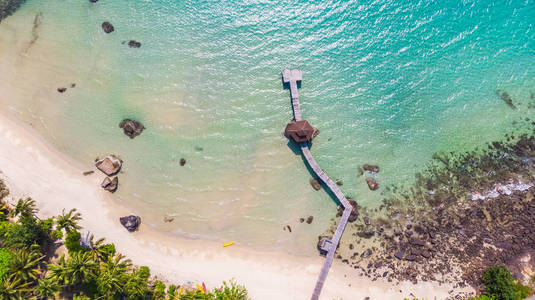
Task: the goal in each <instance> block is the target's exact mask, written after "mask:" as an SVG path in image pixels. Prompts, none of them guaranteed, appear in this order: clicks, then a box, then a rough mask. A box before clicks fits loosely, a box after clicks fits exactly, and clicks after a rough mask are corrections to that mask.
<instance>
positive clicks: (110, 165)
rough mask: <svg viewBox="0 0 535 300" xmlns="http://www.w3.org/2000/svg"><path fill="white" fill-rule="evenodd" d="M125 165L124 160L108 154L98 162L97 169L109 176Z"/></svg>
mask: <svg viewBox="0 0 535 300" xmlns="http://www.w3.org/2000/svg"><path fill="white" fill-rule="evenodd" d="M122 165H123V162H122V161H121V160H120V159H119V158H118V157H117V156H115V155H108V156H106V157H105V158H103V159H101V160H99V161H97V162H96V164H95V166H96V167H97V169H99V170H100V171H102V172H103V173H104V174H106V175H108V176H113V175H115V174H117V173H118V172H119V171H120V170H121V167H122Z"/></svg>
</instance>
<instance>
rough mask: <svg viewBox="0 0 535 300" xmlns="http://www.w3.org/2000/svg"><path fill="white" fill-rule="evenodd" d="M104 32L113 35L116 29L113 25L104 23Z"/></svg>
mask: <svg viewBox="0 0 535 300" xmlns="http://www.w3.org/2000/svg"><path fill="white" fill-rule="evenodd" d="M102 30H104V32H105V33H112V32H113V31H114V30H115V28H113V25H111V23H110V22H104V23H102Z"/></svg>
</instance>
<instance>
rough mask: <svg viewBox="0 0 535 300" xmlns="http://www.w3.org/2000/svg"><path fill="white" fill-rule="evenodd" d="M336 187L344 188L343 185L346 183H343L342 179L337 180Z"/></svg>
mask: <svg viewBox="0 0 535 300" xmlns="http://www.w3.org/2000/svg"><path fill="white" fill-rule="evenodd" d="M336 185H337V186H342V185H344V182H343V181H342V179H337V180H336Z"/></svg>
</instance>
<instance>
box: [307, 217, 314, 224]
mask: <svg viewBox="0 0 535 300" xmlns="http://www.w3.org/2000/svg"><path fill="white" fill-rule="evenodd" d="M312 220H314V217H313V216H308V218H307V220H306V222H307V224H310V223H312Z"/></svg>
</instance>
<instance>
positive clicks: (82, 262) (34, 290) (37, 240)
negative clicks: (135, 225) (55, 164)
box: [0, 181, 249, 300]
mask: <svg viewBox="0 0 535 300" xmlns="http://www.w3.org/2000/svg"><path fill="white" fill-rule="evenodd" d="M5 190H6V189H5V185H3V183H2V182H1V181H0V299H30V298H31V299H56V298H57V297H61V298H69V299H77V300H86V299H107V300H111V299H162V300H165V299H167V300H173V299H177V300H178V299H201V300H202V299H209V300H246V299H249V297H248V295H247V290H246V289H245V288H244V287H243V286H240V285H238V284H236V283H235V282H233V281H231V282H230V283H227V282H223V285H222V286H221V287H219V288H215V289H213V290H206V291H205V290H203V289H202V288H198V287H192V286H190V287H189V288H187V287H184V286H182V287H181V286H179V285H169V286H168V287H167V286H166V285H165V284H164V283H163V282H161V281H159V280H156V279H154V278H152V277H151V276H150V270H149V268H148V267H145V266H141V267H137V266H135V265H133V263H132V262H131V261H130V260H129V259H127V258H126V257H124V256H123V255H121V254H120V253H117V251H116V249H115V246H114V245H113V244H110V243H105V241H104V239H98V240H95V239H94V237H93V236H91V237H90V238H89V240H88V241H85V242H84V244H83V245H82V244H81V234H80V231H79V230H80V229H81V227H80V225H79V224H78V223H79V221H80V220H81V215H80V214H79V213H78V212H77V211H76V210H75V209H72V210H70V211H68V212H67V213H66V212H65V211H63V212H62V214H61V215H59V216H57V217H55V218H49V219H46V220H39V219H38V218H37V217H36V216H35V214H36V213H37V209H36V206H35V201H33V200H32V199H30V198H27V199H21V200H19V201H18V203H17V204H16V206H15V207H9V206H8V205H7V204H6V203H4V201H3V199H4V197H5V196H6V195H7V192H6V191H5ZM63 237H65V241H62V240H61V239H62V238H63ZM61 244H63V245H65V248H66V249H67V253H65V254H61V256H60V257H59V259H58V258H57V255H56V259H54V256H55V254H54V252H55V251H56V249H57V246H58V245H61ZM156 259H157V258H156Z"/></svg>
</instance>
